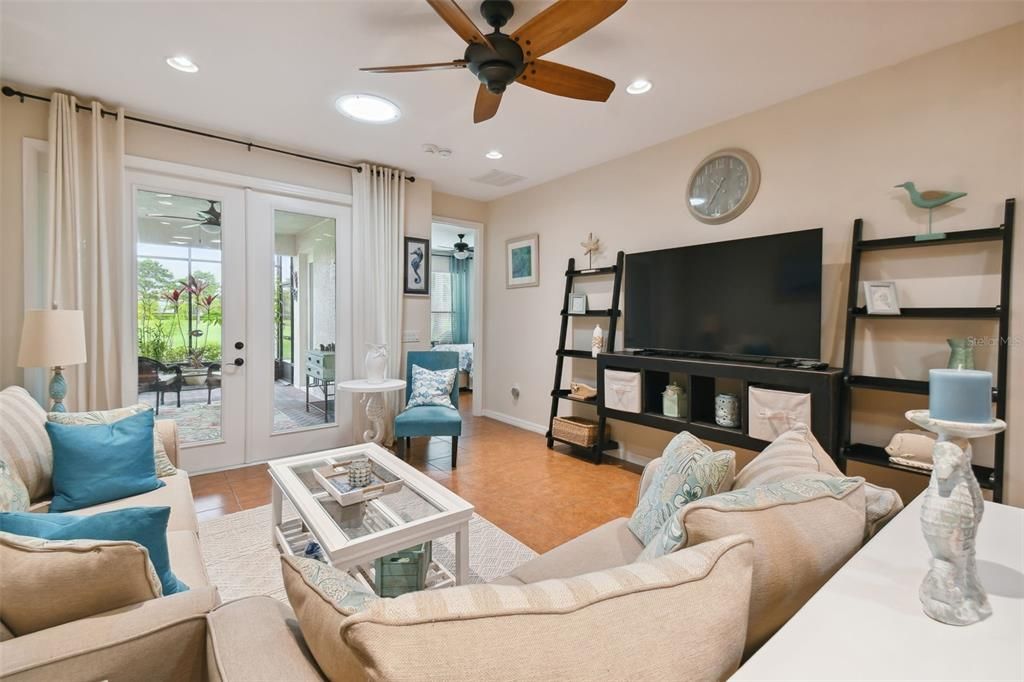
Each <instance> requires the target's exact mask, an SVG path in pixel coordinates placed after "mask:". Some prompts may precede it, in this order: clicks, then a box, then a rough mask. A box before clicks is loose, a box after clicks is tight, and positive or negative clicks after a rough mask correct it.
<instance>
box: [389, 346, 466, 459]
mask: <svg viewBox="0 0 1024 682" xmlns="http://www.w3.org/2000/svg"><path fill="white" fill-rule="evenodd" d="M413 365H419V366H420V367H422V368H423V369H429V370H433V371H437V370H439V369H456V370H457V369H458V368H459V354H458V353H455V352H451V351H409V354H408V356H407V357H406V359H405V382H406V384H405V402H406V404H408V403H409V395H410V394H411V393H412V366H413ZM451 398H452V405H455V407H456V409H454V410H453V409H450V408H447V407H438V406H437V405H418V406H416V407H410V408H407V409H405V410H404V411H403V412H402V413H401V414H399V415H398V416H397V417H395V438H398V439H399V445H398V449H399V451H398V454H399V456H400V457H401V458H402V459H405V458H406V457H407V453H408V452H409V450H411V449H412V439H413V438H414V437H418V436H427V437H430V436H451V438H452V469H454V468H455V465H456V462H457V461H458V455H459V436H461V435H462V417H461V416H459V410H458V409H457V408H458V406H459V378H458V376H457V375H456V377H455V382H454V383H453V384H452V395H451Z"/></svg>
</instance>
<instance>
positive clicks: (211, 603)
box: [0, 421, 219, 680]
mask: <svg viewBox="0 0 1024 682" xmlns="http://www.w3.org/2000/svg"><path fill="white" fill-rule="evenodd" d="M157 431H158V433H159V435H160V438H161V440H162V441H163V444H164V449H165V450H166V451H167V456H168V458H169V459H170V460H171V462H172V463H174V464H175V465H177V457H178V435H177V429H176V427H175V424H174V422H173V421H159V422H157ZM160 480H162V481H163V482H164V483H165V485H164V487H162V488H159V489H157V490H153V491H151V492H148V493H145V494H143V495H135V496H132V497H126V498H124V499H121V500H115V501H113V502H106V503H103V504H99V505H96V506H93V507H88V508H86V509H80V510H77V511H76V512H75V513H76V514H83V515H88V514H96V513H99V512H104V511H110V510H112V509H121V508H124V507H140V506H142V507H145V506H152V507H157V506H160V507H163V506H166V507H170V508H171V515H170V518H169V520H168V523H167V550H168V553H169V555H170V560H171V569H172V570H173V571H174V574H175V575H176V576H177V577H178V578H179V579H180V580H182V581H183V582H184V583H185V584H186V585H188V586H189V588H190V590H189V591H188V592H186V593H184V594H182V595H174V596H170V597H164V598H161V599H157V600H153V601H151V602H143V603H142V604H138V605H136V606H132V607H128V608H125V609H120V610H119V611H118V612H110V613H108V614H104V615H103V616H101V617H97V618H87V619H83V620H81V621H76V622H71V623H65V624H63V625H59V626H56V627H52V628H48V629H46V630H41V631H39V632H33V633H31V634H28V635H23V636H21V637H13V638H10V639H6V640H5V641H2V642H0V677H2V678H3V679H4V680H7V679H8V678H10V679H18V680H21V679H25V680H34V679H49V680H55V679H71V678H70V677H68V675H72V676H80V678H81V679H90V680H101V679H105V678H107V677H109V678H110V679H112V680H113V679H115V678H116V677H117V675H116V674H115V673H116V671H118V670H119V671H121V672H122V674H123V673H124V671H129V670H135V669H138V670H144V669H145V667H144V664H145V661H146V660H147V659H149V658H152V655H153V652H154V651H155V650H154V649H149V648H148V646H147V647H144V648H146V651H141V650H140V641H141V640H140V637H142V638H143V639H145V636H144V633H146V632H147V627H146V623H152V624H153V627H154V628H156V629H159V625H160V623H161V622H162V620H163V621H166V618H164V619H161V618H160V617H159V616H153V614H160V613H166V614H168V615H170V614H173V615H174V617H175V618H176V619H179V620H180V619H186V618H188V617H198V618H199V620H200V621H201V620H202V616H203V615H204V614H206V613H207V612H208V611H210V610H211V609H212V608H213V607H215V606H216V605H217V604H218V603H219V599H218V597H217V591H216V589H215V588H214V587H213V586H212V585H211V583H210V578H209V576H208V575H207V574H206V566H205V564H204V562H203V555H202V552H201V551H200V547H199V522H198V521H197V519H196V513H195V507H194V504H193V500H192V489H191V487H190V486H189V480H188V474H187V473H186V472H185V471H182V470H180V469H179V470H178V472H177V473H176V474H175V475H174V476H165V477H163V478H162V479H160ZM49 506H50V503H49V500H48V499H37V500H32V506H31V507H30V511H33V512H40V513H45V512H46V511H47V510H48V509H49ZM149 629H153V628H149ZM161 640H162V637H157V639H156V640H154V641H155V642H156V641H159V642H160V644H159V646H160V650H161V652H163V651H166V647H167V646H169V643H168V642H163V641H161ZM174 646H177V645H171V647H172V648H173V647H174ZM200 651H201V648H200ZM161 655H164V654H163V653H161ZM93 658H96V659H99V660H103V659H105V660H107V661H108V662H109V663H112V664H115V665H116V668H110V669H108V672H100V671H99V670H97V671H96V672H95V674H92V673H88V674H87V670H88V668H87V667H86V662H87V661H88V660H91V659H93ZM155 662H156V661H152V662H151V663H155ZM129 663H130V664H131V665H129ZM136 665H143V667H142V668H136ZM133 676H134V673H133ZM139 677H142V676H141V675H140V676H139ZM154 679H155V678H154Z"/></svg>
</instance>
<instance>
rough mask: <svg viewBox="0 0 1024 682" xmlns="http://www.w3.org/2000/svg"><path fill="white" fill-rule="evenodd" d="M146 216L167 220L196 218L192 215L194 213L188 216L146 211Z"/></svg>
mask: <svg viewBox="0 0 1024 682" xmlns="http://www.w3.org/2000/svg"><path fill="white" fill-rule="evenodd" d="M146 217H147V218H166V219H168V220H192V221H194V220H196V219H197V218H196V216H194V215H190V216H183V215H166V214H164V213H147V214H146Z"/></svg>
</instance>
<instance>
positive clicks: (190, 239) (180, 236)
mask: <svg viewBox="0 0 1024 682" xmlns="http://www.w3.org/2000/svg"><path fill="white" fill-rule="evenodd" d="M174 238H175V239H184V240H185V241H189V242H190V241H192V237H185V236H182V235H180V234H176V235H174Z"/></svg>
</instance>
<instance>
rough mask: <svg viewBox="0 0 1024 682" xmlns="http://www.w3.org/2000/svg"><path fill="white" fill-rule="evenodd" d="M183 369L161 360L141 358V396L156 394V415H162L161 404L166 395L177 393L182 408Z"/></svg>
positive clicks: (179, 405)
mask: <svg viewBox="0 0 1024 682" xmlns="http://www.w3.org/2000/svg"><path fill="white" fill-rule="evenodd" d="M183 383H184V379H183V378H182V376H181V367H174V366H170V365H165V364H164V363H162V362H160V361H159V360H154V359H153V358H147V357H143V356H141V355H140V356H139V395H142V394H143V393H151V392H152V393H156V413H157V414H160V404H161V403H162V402H163V401H164V394H165V393H176V394H177V396H178V407H181V385H182V384H183Z"/></svg>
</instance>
